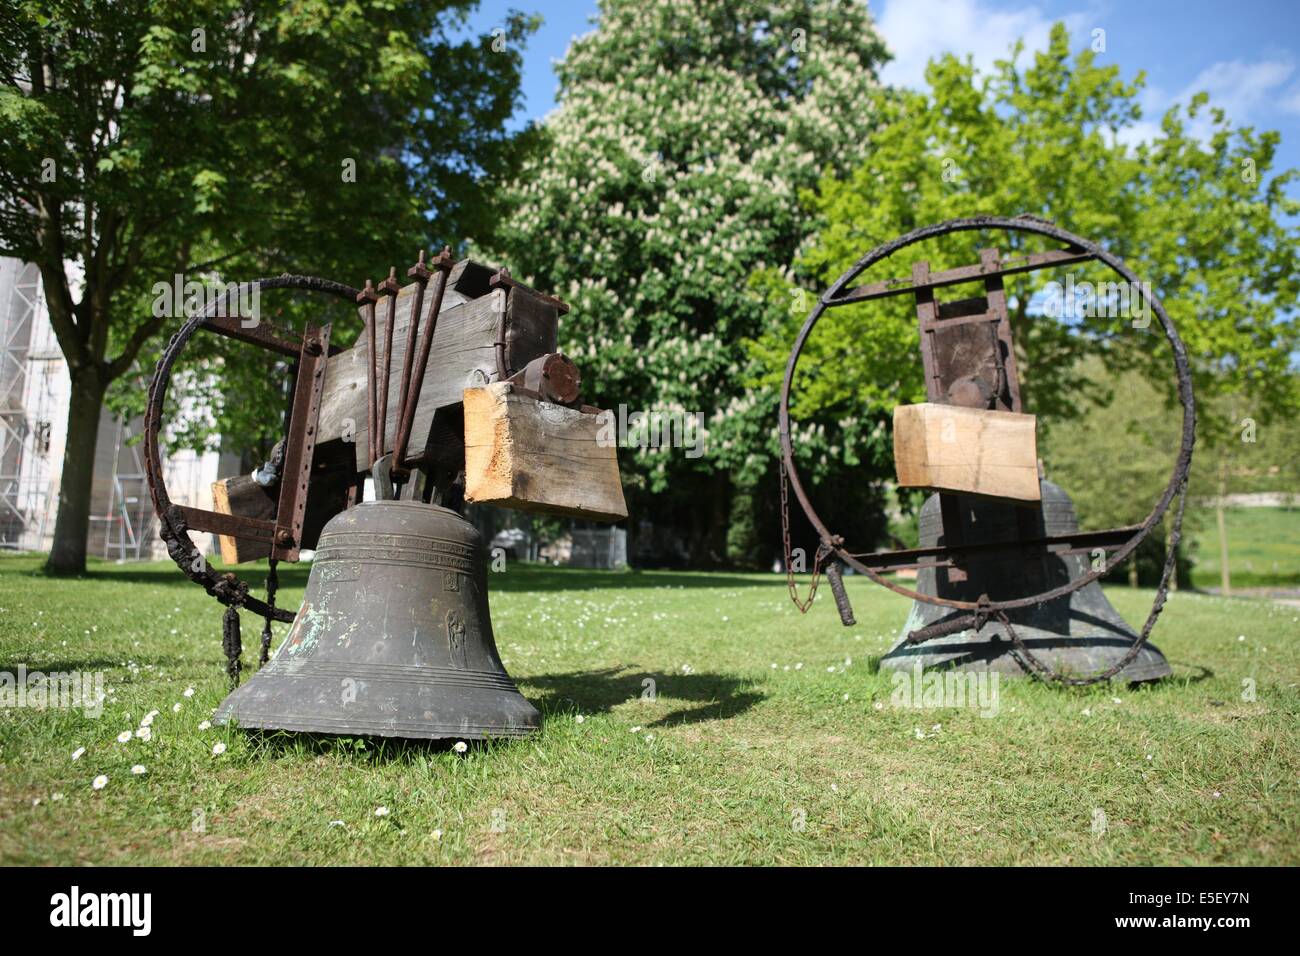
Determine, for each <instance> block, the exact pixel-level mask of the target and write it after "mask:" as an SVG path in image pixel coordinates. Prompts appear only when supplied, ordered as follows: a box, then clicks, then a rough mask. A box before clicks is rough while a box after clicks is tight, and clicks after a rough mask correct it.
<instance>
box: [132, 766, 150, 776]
mask: <svg viewBox="0 0 1300 956" xmlns="http://www.w3.org/2000/svg"><path fill="white" fill-rule="evenodd" d="M131 772H132V773H133V774H135V775H136V776H137V777H138V776H140V775H141V774H142V773H148V772H149V771H147V770H145V769H144V764H142V763H138V764H136V765H135V766H134V767H132V768H131Z"/></svg>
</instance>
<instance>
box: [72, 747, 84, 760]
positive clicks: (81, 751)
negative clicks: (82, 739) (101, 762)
mask: <svg viewBox="0 0 1300 956" xmlns="http://www.w3.org/2000/svg"><path fill="white" fill-rule="evenodd" d="M85 752H86V748H85V747H78V748H77V749H76V750H74V751H72V759H73V760H80V759H81V755H82V754H84V753H85Z"/></svg>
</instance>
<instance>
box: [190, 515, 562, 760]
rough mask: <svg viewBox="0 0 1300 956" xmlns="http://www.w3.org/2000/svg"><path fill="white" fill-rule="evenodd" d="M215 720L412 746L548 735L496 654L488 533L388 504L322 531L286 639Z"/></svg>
mask: <svg viewBox="0 0 1300 956" xmlns="http://www.w3.org/2000/svg"><path fill="white" fill-rule="evenodd" d="M215 719H216V720H217V721H218V722H219V723H226V722H233V723H235V724H236V725H238V726H239V727H242V728H257V729H262V730H287V731H303V732H309V733H325V734H348V735H353V734H358V735H375V736H380V737H400V738H406V739H415V740H452V739H455V740H486V739H489V738H502V737H523V736H526V735H528V734H531V733H533V732H535V731H536V730H537V729H538V728H539V727H540V726H541V714H540V713H539V712H538V710H537V708H535V707H534V706H533V705H532V704H530V703H529V702H528V701H527V700H526V699H524V697H523V695H521V694H520V693H519V689H518V688H517V687H516V686H515V683H514V681H513V680H511V679H510V675H509V674H507V673H506V669H505V667H504V665H503V664H502V663H501V658H500V655H499V654H498V653H497V648H496V642H495V640H494V639H493V635H492V621H491V617H490V615H489V613H488V595H487V552H486V547H485V545H484V542H483V538H482V535H480V534H479V532H478V531H477V530H476V529H475V528H474V526H473V525H471V524H470V523H469V522H468V521H466V520H465V519H464V518H462V517H461V516H460V515H458V514H457V513H456V512H454V511H450V510H448V509H446V508H440V507H438V506H436V505H429V504H424V503H422V502H417V501H394V500H385V501H368V502H364V503H362V504H359V505H356V506H355V507H353V508H350V509H348V510H347V511H344V512H341V513H340V514H338V515H336V516H335V517H334V518H332V519H331V520H330V521H329V522H328V523H327V524H326V525H325V527H324V528H323V529H322V531H321V535H320V541H319V544H318V546H317V550H316V556H315V559H314V561H313V563H312V568H311V574H310V576H309V577H308V580H307V591H306V594H305V595H304V597H303V603H302V607H301V609H300V610H299V611H298V614H297V616H296V617H295V618H294V622H293V626H292V628H291V629H290V631H289V634H288V636H287V637H286V638H285V640H284V642H283V643H282V644H281V645H280V648H279V650H278V651H277V652H276V654H275V656H274V657H273V658H272V659H271V661H270V662H269V663H268V664H267V665H266V666H264V667H263V668H262V669H261V670H259V671H258V672H257V674H256V675H255V676H253V677H252V678H251V679H250V680H249V681H248V682H247V683H246V684H244V686H242V687H240V688H239V689H237V690H236V691H234V692H233V693H232V694H230V696H229V697H227V698H226V700H225V701H224V702H223V703H222V704H221V706H220V707H219V708H218V709H217V714H216V718H215Z"/></svg>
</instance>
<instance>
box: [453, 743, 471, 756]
mask: <svg viewBox="0 0 1300 956" xmlns="http://www.w3.org/2000/svg"><path fill="white" fill-rule="evenodd" d="M451 749H452V750H454V751H456V753H458V754H463V753H464V752H465V751H466V750H469V744H467V743H465V741H463V740H458V741H456V746H454V747H452V748H451Z"/></svg>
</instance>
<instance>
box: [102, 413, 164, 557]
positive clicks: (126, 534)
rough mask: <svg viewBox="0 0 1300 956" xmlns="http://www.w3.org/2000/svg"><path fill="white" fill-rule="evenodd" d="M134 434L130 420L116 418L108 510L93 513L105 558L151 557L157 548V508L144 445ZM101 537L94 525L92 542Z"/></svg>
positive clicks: (114, 421)
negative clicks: (143, 455)
mask: <svg viewBox="0 0 1300 956" xmlns="http://www.w3.org/2000/svg"><path fill="white" fill-rule="evenodd" d="M102 431H103V428H102V423H101V433H102ZM134 434H135V431H134V429H133V428H132V427H131V425H130V424H128V423H127V422H126V421H124V420H123V419H121V418H115V419H113V443H112V452H111V454H112V466H111V473H110V475H109V478H108V497H107V498H106V499H105V510H104V513H103V514H92V515H91V516H90V520H91V523H92V526H93V525H96V524H98V525H100V526H101V528H100V529H99V531H100V533H101V534H102V539H103V555H104V557H106V558H113V559H115V560H118V561H139V560H141V559H142V558H148V557H151V553H152V550H153V548H152V540H153V535H152V533H151V532H152V530H153V511H152V509H151V508H150V505H149V489H148V485H147V484H146V481H147V479H146V477H145V472H144V461H143V459H142V458H141V457H140V446H139V444H138V443H137V444H132V442H131V439H132V437H133V436H134ZM101 437H102V434H101ZM99 536H100V534H97V533H96V530H95V529H94V528H93V527H92V530H91V541H92V542H94V540H95V538H97V537H99Z"/></svg>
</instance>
